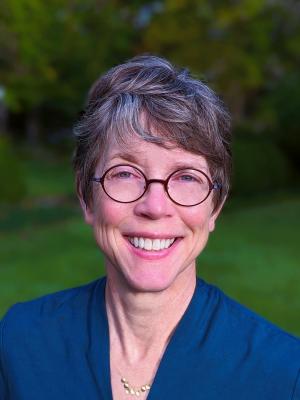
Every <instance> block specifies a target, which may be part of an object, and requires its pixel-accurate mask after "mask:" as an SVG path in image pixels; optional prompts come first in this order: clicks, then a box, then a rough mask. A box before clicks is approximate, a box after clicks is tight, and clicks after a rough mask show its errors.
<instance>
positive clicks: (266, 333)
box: [201, 281, 300, 370]
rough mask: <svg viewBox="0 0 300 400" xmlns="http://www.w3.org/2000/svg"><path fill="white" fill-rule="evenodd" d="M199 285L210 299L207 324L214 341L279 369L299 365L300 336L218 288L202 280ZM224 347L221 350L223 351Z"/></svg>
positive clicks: (255, 360)
mask: <svg viewBox="0 0 300 400" xmlns="http://www.w3.org/2000/svg"><path fill="white" fill-rule="evenodd" d="M201 287H202V288H203V290H204V291H205V292H206V295H207V297H208V298H209V299H210V301H209V304H210V308H211V309H210V312H209V313H208V314H207V321H206V322H207V326H208V327H211V329H212V330H213V334H214V335H215V337H216V338H217V339H216V341H217V342H219V343H221V346H224V344H226V346H227V350H228V351H229V352H232V353H231V354H236V356H237V357H241V356H242V355H243V356H245V357H246V359H248V360H251V362H253V365H259V364H260V365H261V366H263V364H264V363H265V366H267V367H268V368H274V369H276V365H277V366H278V370H284V369H288V368H289V367H293V368H297V369H299V367H300V339H299V338H298V337H297V336H295V335H293V334H291V333H288V332H286V331H285V330H284V329H282V328H280V327H278V326H277V325H276V324H274V323H272V322H270V321H268V320H267V319H265V318H264V317H262V316H260V315H259V314H258V313H256V312H254V311H252V310H250V309H249V308H247V307H246V306H244V305H242V304H240V303H239V302H238V301H236V300H234V299H233V298H231V297H230V296H228V295H227V294H225V293H224V292H223V291H222V290H221V289H219V288H217V287H216V286H214V285H211V284H207V283H205V282H204V281H202V285H201ZM227 350H224V351H225V352H226V351H227Z"/></svg>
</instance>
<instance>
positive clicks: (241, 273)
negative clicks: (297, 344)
mask: <svg viewBox="0 0 300 400" xmlns="http://www.w3.org/2000/svg"><path fill="white" fill-rule="evenodd" d="M126 3H127V4H126ZM299 20H300V4H299V2H298V1H292V0H240V1H234V0H231V1H230V0H228V1H224V0H223V1H221V0H210V1H208V0H177V1H176V0H165V1H142V0H135V1H131V2H122V1H116V0H112V1H100V0H85V1H82V0H71V1H70V0H69V1H67V0H48V1H47V2H45V1H43V0H2V2H1V8H0V316H1V315H3V313H4V312H5V310H6V309H7V308H8V307H9V306H10V305H11V304H13V303H14V302H17V301H23V300H27V299H31V298H34V297H36V296H39V295H43V294H45V293H49V292H53V291H56V290H60V289H63V288H67V287H71V286H74V285H81V284H84V283H86V282H88V281H91V280H93V279H96V278H97V277H99V276H100V275H102V274H103V273H104V271H103V262H102V256H101V254H100V252H99V251H98V250H97V248H96V246H95V245H94V243H93V239H92V234H91V232H90V229H89V227H87V226H85V225H84V223H83V221H82V217H81V214H80V210H79V206H78V205H77V201H76V198H75V195H74V187H73V186H74V185H73V176H72V170H71V157H72V148H73V138H72V125H73V123H74V122H75V121H76V119H77V118H78V116H79V115H80V112H81V110H82V108H83V107H84V99H85V96H86V93H87V90H88V88H89V86H90V84H91V83H92V82H93V81H94V80H95V79H96V78H97V77H98V76H99V75H100V74H101V72H103V71H105V70H106V69H108V68H109V67H111V66H113V65H115V64H117V63H119V62H121V61H124V60H125V59H127V58H129V57H131V56H133V55H135V54H140V53H149V52H150V53H154V54H158V55H161V56H165V57H167V58H169V59H170V60H171V61H173V62H174V63H176V64H178V65H180V66H186V67H188V68H189V69H190V70H191V71H192V72H193V73H194V74H195V75H196V76H197V77H200V78H202V79H204V80H205V81H206V82H208V84H209V85H210V86H212V87H213V88H214V89H216V90H217V92H218V93H219V94H220V95H221V97H222V98H223V99H224V101H225V103H226V104H227V105H228V107H229V109H230V111H231V113H232V116H233V131H234V146H233V154H234V174H233V187H232V193H231V198H230V200H229V201H228V204H227V205H226V207H225V209H224V213H223V215H221V217H220V219H219V222H218V224H217V228H216V231H215V233H213V234H212V235H211V238H210V241H209V244H208V247H207V249H206V250H205V251H204V253H203V254H202V256H201V257H200V258H199V261H198V272H199V275H200V276H202V277H204V279H206V280H207V281H209V282H212V283H213V284H217V285H218V286H220V287H221V288H222V289H223V290H224V291H225V292H226V293H228V294H229V295H231V296H233V297H235V298H236V299H238V300H239V301H241V302H242V303H244V304H246V305H247V306H248V307H250V308H252V309H254V310H256V311H257V312H259V313H260V314H262V315H263V316H265V317H267V318H268V319H270V320H272V321H273V322H275V323H276V324H279V325H280V326H282V327H283V328H285V329H287V330H289V331H291V332H292V333H294V334H296V335H300V318H299V316H300V268H299V267H300V248H299V238H300V174H299V171H300V112H299V110H300V24H299Z"/></svg>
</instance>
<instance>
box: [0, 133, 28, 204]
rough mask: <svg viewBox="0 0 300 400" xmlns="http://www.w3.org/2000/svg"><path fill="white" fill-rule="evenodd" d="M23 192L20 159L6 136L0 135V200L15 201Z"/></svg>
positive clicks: (24, 188) (23, 182) (21, 196)
mask: <svg viewBox="0 0 300 400" xmlns="http://www.w3.org/2000/svg"><path fill="white" fill-rule="evenodd" d="M25 193H26V187H25V180H24V177H23V175H22V170H21V165H20V161H19V159H18V157H17V155H16V154H15V152H14V151H13V148H12V145H11V144H10V142H9V141H8V140H7V138H6V137H4V136H2V137H1V136H0V202H2V203H14V202H17V201H19V200H21V199H22V198H23V197H24V195H25Z"/></svg>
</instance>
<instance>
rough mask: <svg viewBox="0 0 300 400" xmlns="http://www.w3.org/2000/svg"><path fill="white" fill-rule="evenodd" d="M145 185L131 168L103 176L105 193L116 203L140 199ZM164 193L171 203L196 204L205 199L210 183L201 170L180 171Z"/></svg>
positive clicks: (137, 172)
mask: <svg viewBox="0 0 300 400" xmlns="http://www.w3.org/2000/svg"><path fill="white" fill-rule="evenodd" d="M146 186H147V185H146V180H145V177H144V175H143V174H142V173H141V172H140V171H139V170H138V169H136V168H134V167H132V166H130V165H118V166H116V167H113V168H111V169H109V170H108V171H107V172H106V173H105V175H104V182H103V187H104V190H105V191H106V193H107V194H108V195H109V196H110V197H111V198H112V199H114V200H116V201H119V202H124V203H127V202H132V201H135V200H137V199H139V198H140V197H141V196H142V195H143V194H144V192H145V189H146ZM167 191H168V194H169V197H170V198H171V199H172V200H173V201H174V202H176V203H178V204H181V205H185V206H189V205H195V204H199V203H200V202H201V201H203V200H205V198H206V197H207V196H208V194H209V192H210V182H209V180H208V178H207V177H206V175H205V174H204V173H202V172H201V171H198V170H196V169H181V170H178V171H175V172H174V173H173V174H172V175H171V176H170V177H169V179H168V185H167Z"/></svg>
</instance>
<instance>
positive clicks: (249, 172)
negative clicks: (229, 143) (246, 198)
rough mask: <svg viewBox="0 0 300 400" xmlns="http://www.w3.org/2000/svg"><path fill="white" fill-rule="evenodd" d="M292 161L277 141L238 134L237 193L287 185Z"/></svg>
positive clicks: (235, 148) (235, 156)
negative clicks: (286, 156)
mask: <svg viewBox="0 0 300 400" xmlns="http://www.w3.org/2000/svg"><path fill="white" fill-rule="evenodd" d="M290 181H291V169H290V165H289V163H288V161H287V159H286V158H285V156H284V154H283V153H282V151H281V150H280V148H279V147H277V145H276V144H275V143H274V142H272V141H271V140H267V139H265V138H258V137H257V136H252V137H249V136H248V137H244V138H243V137H237V138H236V139H235V141H234V143H233V193H234V194H241V195H252V194H253V195H255V194H257V193H262V192H267V191H276V190H278V189H282V188H284V187H287V186H288V185H289V184H290Z"/></svg>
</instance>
